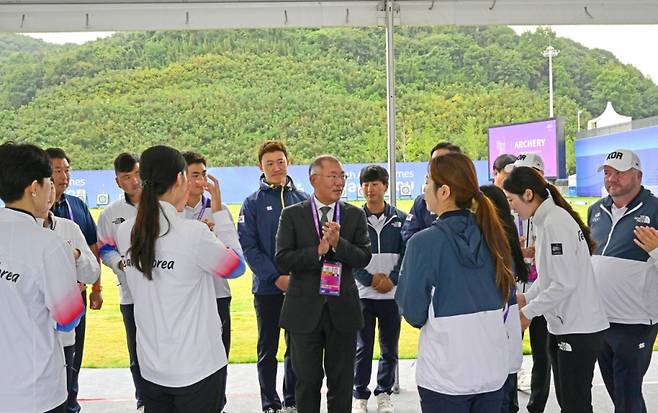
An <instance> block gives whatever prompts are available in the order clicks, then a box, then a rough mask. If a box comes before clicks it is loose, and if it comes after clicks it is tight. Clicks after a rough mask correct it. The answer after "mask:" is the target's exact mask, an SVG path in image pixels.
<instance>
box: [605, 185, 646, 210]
mask: <svg viewBox="0 0 658 413" xmlns="http://www.w3.org/2000/svg"><path fill="white" fill-rule="evenodd" d="M650 194H651V192H650V191H649V190H648V189H645V188H644V186H640V192H639V193H638V194H637V195H636V196H635V198H633V200H632V201H631V202H629V203H628V205H626V208H627V209H629V210H631V209H633V208H635V207H636V206H637V205H638V204H639V203H640V202H642V201H644V200H645V199H646V198H647V197H648V196H649V195H650ZM601 203H602V204H603V206H604V207H605V208H606V209H607V210H608V211H610V210H612V197H611V196H610V195H608V196H607V197H605V198H603V202H601Z"/></svg>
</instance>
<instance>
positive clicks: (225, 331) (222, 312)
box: [217, 297, 231, 412]
mask: <svg viewBox="0 0 658 413" xmlns="http://www.w3.org/2000/svg"><path fill="white" fill-rule="evenodd" d="M217 312H218V313H219V319H220V320H221V321H222V344H224V349H225V350H226V359H227V360H228V355H229V352H230V351H231V297H224V298H218V299H217ZM227 375H228V371H227V372H226V373H225V374H224V376H225V377H224V385H223V386H222V387H221V388H220V389H219V391H220V392H221V394H220V396H221V402H220V409H219V411H220V412H221V411H222V410H224V406H226V376H227Z"/></svg>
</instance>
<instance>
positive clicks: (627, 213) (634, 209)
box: [599, 202, 643, 255]
mask: <svg viewBox="0 0 658 413" xmlns="http://www.w3.org/2000/svg"><path fill="white" fill-rule="evenodd" d="M642 204H643V203H642V202H640V203H639V204H638V205H637V206H636V207H635V208H633V209H631V210H629V211H626V213H625V214H624V215H622V216H621V218H619V219H618V220H617V222H614V223H613V224H612V227H611V228H610V232H609V233H608V240H607V241H606V243H605V246H604V247H603V250H602V251H601V255H605V251H606V250H607V249H608V245H609V244H610V240H611V239H612V233H613V232H614V230H615V227H616V226H617V224H618V223H619V221H621V220H622V219H624V217H626V215H629V214H631V213H633V212H635V211H637V210H638V209H639V208H640V207H642ZM599 207H600V208H601V209H602V210H604V211H605V213H606V214H608V216H609V217H610V222H612V221H613V219H612V213H610V211H608V210H607V209H605V207H604V206H603V204H599Z"/></svg>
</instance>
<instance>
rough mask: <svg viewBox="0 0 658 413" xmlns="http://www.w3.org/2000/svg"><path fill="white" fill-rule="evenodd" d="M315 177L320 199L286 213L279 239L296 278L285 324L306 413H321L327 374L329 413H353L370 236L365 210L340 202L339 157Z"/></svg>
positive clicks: (287, 268) (318, 167) (317, 164)
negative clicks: (357, 275) (360, 284)
mask: <svg viewBox="0 0 658 413" xmlns="http://www.w3.org/2000/svg"><path fill="white" fill-rule="evenodd" d="M309 178H310V181H311V185H312V186H313V189H314V194H313V197H311V199H310V200H308V201H304V202H301V203H299V204H296V205H292V206H289V207H287V208H285V209H284V210H283V211H282V213H281V220H280V222H279V229H278V232H277V236H276V264H277V265H278V266H279V268H280V269H281V270H282V271H284V272H286V273H289V274H290V283H289V285H288V292H287V293H286V298H285V300H284V303H283V309H282V310H281V321H280V322H281V327H283V328H284V329H286V330H288V331H289V332H290V337H291V344H292V365H293V369H294V371H295V374H296V375H297V383H296V386H295V398H296V400H297V409H298V411H299V413H315V412H319V411H320V389H321V388H322V380H323V378H324V371H326V372H327V389H328V391H327V410H328V411H329V413H349V412H350V411H351V401H352V376H353V374H354V355H355V351H356V333H357V331H358V330H359V329H361V328H362V327H363V317H362V315H361V307H360V302H359V293H358V290H357V287H356V283H355V282H354V276H353V275H352V269H353V268H363V267H365V266H366V265H368V263H369V262H370V257H371V252H370V238H369V237H368V229H367V224H366V218H365V214H364V212H363V210H362V209H361V208H357V207H355V206H352V205H348V204H343V203H341V202H339V201H340V197H341V194H342V191H343V187H344V185H345V172H343V167H342V165H341V164H340V162H339V161H338V159H336V158H334V157H333V156H329V155H323V156H319V157H317V158H316V159H315V160H314V161H313V162H312V163H311V165H310V166H309ZM332 272H333V274H337V273H340V278H335V276H333V277H334V278H331V277H330V276H329V275H328V274H329V273H332ZM332 280H333V281H332ZM338 286H340V288H338ZM336 290H338V291H336ZM323 357H324V360H323ZM323 364H324V371H323Z"/></svg>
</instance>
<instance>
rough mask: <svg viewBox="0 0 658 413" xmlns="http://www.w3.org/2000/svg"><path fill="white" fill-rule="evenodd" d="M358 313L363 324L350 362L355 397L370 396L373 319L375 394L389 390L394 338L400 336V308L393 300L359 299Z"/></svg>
mask: <svg viewBox="0 0 658 413" xmlns="http://www.w3.org/2000/svg"><path fill="white" fill-rule="evenodd" d="M361 313H362V314H363V321H364V325H363V328H362V329H361V330H359V332H358V333H357V336H356V361H355V364H354V389H353V395H354V398H355V399H365V400H367V399H368V398H369V397H370V394H371V393H370V389H368V384H369V383H370V373H371V372H372V355H373V352H374V348H375V323H377V327H378V328H379V351H380V357H379V365H378V369H377V387H376V388H375V396H377V395H378V394H380V393H387V394H391V393H392V392H393V384H394V383H395V369H396V367H397V365H398V341H399V339H400V322H401V318H400V310H399V309H398V305H397V304H396V302H395V300H371V299H367V298H363V299H361Z"/></svg>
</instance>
